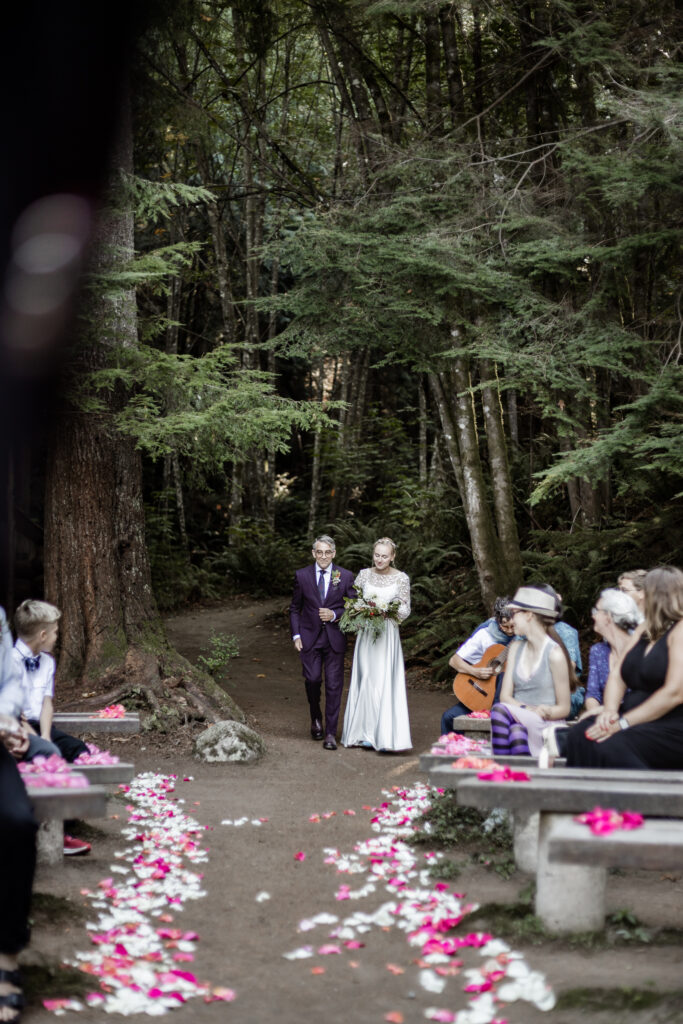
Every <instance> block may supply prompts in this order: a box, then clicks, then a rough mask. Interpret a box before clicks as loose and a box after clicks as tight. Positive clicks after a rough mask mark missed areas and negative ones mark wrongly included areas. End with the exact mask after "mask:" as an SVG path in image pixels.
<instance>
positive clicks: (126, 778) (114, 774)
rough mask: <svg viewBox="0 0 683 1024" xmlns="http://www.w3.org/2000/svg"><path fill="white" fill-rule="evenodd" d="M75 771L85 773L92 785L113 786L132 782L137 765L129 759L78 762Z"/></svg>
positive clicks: (80, 773)
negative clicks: (100, 762)
mask: <svg viewBox="0 0 683 1024" xmlns="http://www.w3.org/2000/svg"><path fill="white" fill-rule="evenodd" d="M74 771H77V772H78V773H79V775H85V777H86V779H87V780H88V782H89V783H90V785H91V786H113V785H116V784H117V783H123V782H130V780H131V779H132V778H133V776H134V775H135V765H134V764H129V763H128V762H127V761H119V763H118V764H76V765H74Z"/></svg>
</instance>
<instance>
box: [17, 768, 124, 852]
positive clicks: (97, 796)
mask: <svg viewBox="0 0 683 1024" xmlns="http://www.w3.org/2000/svg"><path fill="white" fill-rule="evenodd" d="M26 792H27V793H28V798H29V802H30V804H31V806H32V808H33V813H34V814H35V816H36V819H37V820H38V822H39V828H38V839H37V856H38V862H39V863H40V864H50V865H54V864H61V863H62V860H63V857H64V852H63V850H64V822H65V821H67V820H68V819H69V818H104V817H105V816H106V814H107V791H106V790H105V789H104V788H103V787H102V786H87V787H86V788H84V789H71V788H64V789H60V788H58V787H56V786H45V787H44V788H43V787H40V786H28V787H27V789H26Z"/></svg>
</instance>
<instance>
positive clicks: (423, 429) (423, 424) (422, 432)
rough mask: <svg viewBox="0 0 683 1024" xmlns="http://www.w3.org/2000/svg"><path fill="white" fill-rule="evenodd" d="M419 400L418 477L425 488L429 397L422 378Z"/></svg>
mask: <svg viewBox="0 0 683 1024" xmlns="http://www.w3.org/2000/svg"><path fill="white" fill-rule="evenodd" d="M417 398H418V403H419V408H418V415H419V439H418V475H419V479H420V483H421V484H422V485H423V486H425V485H426V483H427V396H426V394H425V386H424V382H423V381H422V378H420V380H419V381H418V383H417Z"/></svg>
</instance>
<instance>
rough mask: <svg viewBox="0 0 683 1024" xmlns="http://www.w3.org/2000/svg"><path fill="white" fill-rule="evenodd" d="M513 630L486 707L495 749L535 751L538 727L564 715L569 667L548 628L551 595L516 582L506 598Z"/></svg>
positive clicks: (496, 751)
mask: <svg viewBox="0 0 683 1024" xmlns="http://www.w3.org/2000/svg"><path fill="white" fill-rule="evenodd" d="M510 610H511V611H512V613H513V618H512V622H513V625H514V627H515V633H516V634H517V636H519V637H521V639H520V640H515V641H513V643H512V645H511V647H510V654H509V655H508V659H507V665H506V668H505V676H504V678H503V685H502V687H501V691H500V703H498V704H494V705H493V707H492V709H491V744H492V746H493V753H494V755H495V754H533V755H534V756H536V755H537V754H539V753H540V751H541V748H542V746H543V730H544V729H545V728H546V727H547V725H548V723H549V722H560V721H562V720H563V719H565V718H566V716H567V715H568V714H569V707H570V702H571V693H570V682H572V681H573V682H575V680H576V677H575V675H574V669H573V666H572V663H571V661H570V659H569V655H568V654H567V651H566V648H565V646H564V644H563V643H562V641H561V640H560V638H559V636H558V635H557V633H556V632H555V630H554V628H553V623H554V622H555V620H556V618H557V614H558V613H557V606H556V602H555V600H554V598H553V597H552V596H551V595H550V594H548V593H547V592H546V591H544V590H541V589H540V588H538V587H533V586H530V587H520V588H519V590H518V591H517V592H516V594H515V596H514V597H513V599H512V601H511V602H510Z"/></svg>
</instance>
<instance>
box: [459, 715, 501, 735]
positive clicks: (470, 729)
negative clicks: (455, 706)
mask: <svg viewBox="0 0 683 1024" xmlns="http://www.w3.org/2000/svg"><path fill="white" fill-rule="evenodd" d="M451 732H460V733H466V734H467V733H477V734H478V735H479V736H480V737H484V736H490V735H491V719H490V718H470V717H469V716H468V715H461V716H460V717H459V718H454V719H453V727H452V729H451Z"/></svg>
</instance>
